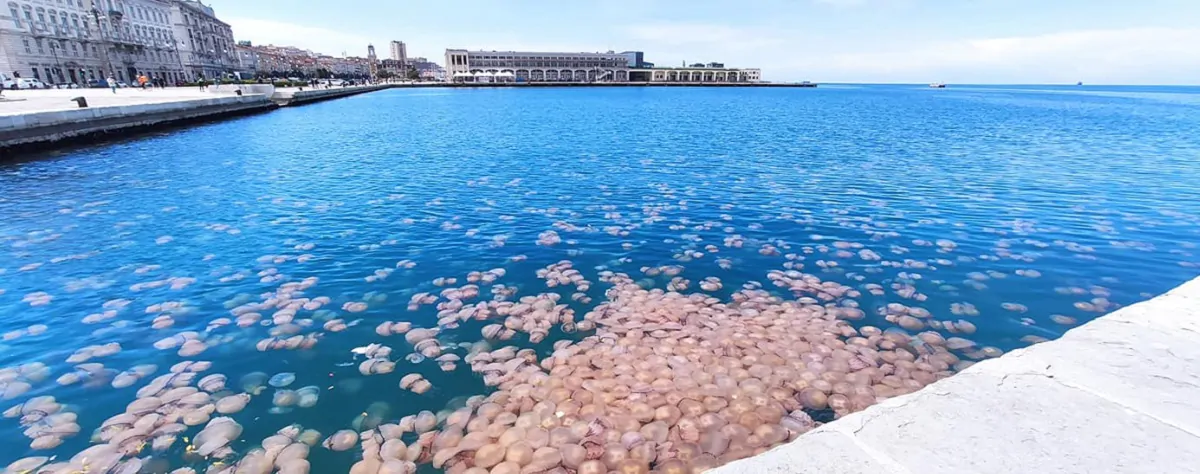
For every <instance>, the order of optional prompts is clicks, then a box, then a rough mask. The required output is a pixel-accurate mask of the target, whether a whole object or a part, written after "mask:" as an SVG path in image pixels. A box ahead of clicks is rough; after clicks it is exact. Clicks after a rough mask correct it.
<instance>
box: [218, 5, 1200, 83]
mask: <svg viewBox="0 0 1200 474" xmlns="http://www.w3.org/2000/svg"><path fill="white" fill-rule="evenodd" d="M204 2H205V3H206V4H209V5H212V6H213V7H214V8H215V9H216V13H217V16H218V18H221V19H222V20H224V21H226V22H228V23H229V24H230V25H232V27H233V32H234V36H235V38H236V39H238V40H250V41H252V42H253V43H254V44H276V45H291V46H298V47H301V48H305V49H311V50H313V51H317V52H320V53H325V54H330V55H334V56H341V55H342V54H343V53H346V54H348V55H351V56H366V49H367V44H369V43H372V44H374V45H375V47H376V50H377V51H378V54H379V56H380V57H381V58H383V57H387V56H388V54H389V52H388V51H389V50H388V43H389V42H390V41H392V40H400V41H404V42H405V43H406V44H407V45H408V54H409V56H410V57H415V56H424V57H427V58H429V59H430V60H432V61H434V62H437V63H439V64H442V63H444V59H443V58H444V55H445V50H446V49H447V48H466V49H482V50H496V51H501V50H520V51H555V52H564V51H566V52H585V51H586V52H596V51H607V50H614V51H618V52H619V51H626V50H632V51H644V52H645V54H646V60H647V61H652V62H654V63H656V64H657V65H660V66H674V65H678V64H681V63H682V62H683V61H686V62H688V63H693V62H713V61H716V62H723V63H725V64H726V65H727V66H733V67H757V68H761V69H762V71H763V78H764V79H766V80H772V81H804V80H807V81H814V82H826V83H828V82H860V83H885V82H899V83H930V82H946V83H958V84H986V83H996V84H1059V83H1068V84H1073V83H1075V82H1077V81H1082V82H1085V83H1088V84H1200V0H724V1H716V0H553V1H551V0H434V1H395V0H337V1H314V0H252V1H251V0H204ZM443 65H444V64H443Z"/></svg>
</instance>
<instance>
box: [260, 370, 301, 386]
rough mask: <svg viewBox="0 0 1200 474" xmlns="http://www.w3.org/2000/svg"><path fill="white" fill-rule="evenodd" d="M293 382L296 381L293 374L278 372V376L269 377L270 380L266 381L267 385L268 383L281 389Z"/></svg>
mask: <svg viewBox="0 0 1200 474" xmlns="http://www.w3.org/2000/svg"><path fill="white" fill-rule="evenodd" d="M295 381H296V374H295V373H292V372H280V373H278V374H275V375H273V376H271V378H270V379H269V380H268V381H267V383H269V384H270V385H271V386H272V387H275V388H282V387H286V386H288V385H291V384H292V382H295Z"/></svg>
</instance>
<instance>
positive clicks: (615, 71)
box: [446, 49, 629, 82]
mask: <svg viewBox="0 0 1200 474" xmlns="http://www.w3.org/2000/svg"><path fill="white" fill-rule="evenodd" d="M446 74H447V76H449V78H450V79H451V80H456V81H475V80H476V79H477V78H479V79H483V80H488V81H490V80H492V79H499V80H516V81H519V82H524V81H530V82H564V81H565V82H571V81H574V82H593V81H614V82H624V81H626V80H628V74H629V58H628V57H627V56H625V55H622V54H617V53H614V52H612V51H609V52H607V53H555V52H529V51H468V50H465V49H447V50H446Z"/></svg>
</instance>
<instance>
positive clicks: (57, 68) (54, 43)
mask: <svg viewBox="0 0 1200 474" xmlns="http://www.w3.org/2000/svg"><path fill="white" fill-rule="evenodd" d="M50 52H51V53H54V74H56V75H58V82H60V83H62V82H67V81H66V80H65V79H63V73H62V63H61V62H59V60H58V40H57V39H54V38H50Z"/></svg>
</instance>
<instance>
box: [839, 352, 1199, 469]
mask: <svg viewBox="0 0 1200 474" xmlns="http://www.w3.org/2000/svg"><path fill="white" fill-rule="evenodd" d="M1012 368H1013V367H1012V366H1011V365H1008V366H1006V365H1003V364H979V365H978V366H976V367H972V370H967V371H964V372H962V373H960V374H958V375H955V376H954V377H951V378H949V379H945V380H942V381H940V382H938V383H935V384H933V385H930V386H929V387H926V388H925V389H923V390H921V391H919V392H916V393H913V394H910V395H908V396H905V397H900V398H897V399H893V400H889V401H888V402H886V403H884V404H881V405H877V406H875V407H872V408H871V409H868V410H867V411H865V412H863V413H861V414H860V415H861V416H855V417H846V418H844V419H842V420H839V421H838V422H836V423H839V424H840V425H839V426H838V429H840V430H843V431H845V432H848V433H853V435H854V436H856V437H857V438H858V440H860V441H862V442H864V443H866V444H867V445H868V446H870V447H871V448H873V449H874V450H877V451H878V452H880V453H882V454H883V455H886V456H887V457H889V458H891V459H893V460H895V461H896V462H898V463H900V464H901V465H903V466H904V467H906V468H907V469H909V470H910V471H912V472H914V473H922V474H926V473H928V474H942V473H944V474H960V473H980V474H990V473H996V474H1000V473H1005V474H1008V473H1039V474H1055V473H1061V474H1076V473H1089V472H1092V473H1147V474H1149V473H1155V474H1159V473H1184V472H1196V469H1197V466H1200V438H1197V437H1196V436H1194V435H1192V434H1190V433H1188V432H1186V431H1184V430H1181V429H1178V428H1176V427H1174V426H1171V425H1168V424H1165V423H1163V422H1161V421H1158V420H1156V419H1154V418H1151V417H1149V416H1147V415H1144V414H1142V413H1139V412H1137V411H1135V410H1132V409H1130V408H1128V407H1125V406H1122V405H1120V404H1118V403H1114V402H1112V401H1109V400H1107V399H1104V398H1101V397H1099V396H1097V395H1095V394H1093V393H1091V392H1088V391H1085V390H1082V389H1079V388H1073V387H1070V386H1067V385H1064V384H1063V383H1061V382H1059V381H1057V380H1055V379H1054V378H1053V377H1048V376H1045V375H1042V374H1039V373H1008V372H1006V371H1009V370H1011V369H1012Z"/></svg>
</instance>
